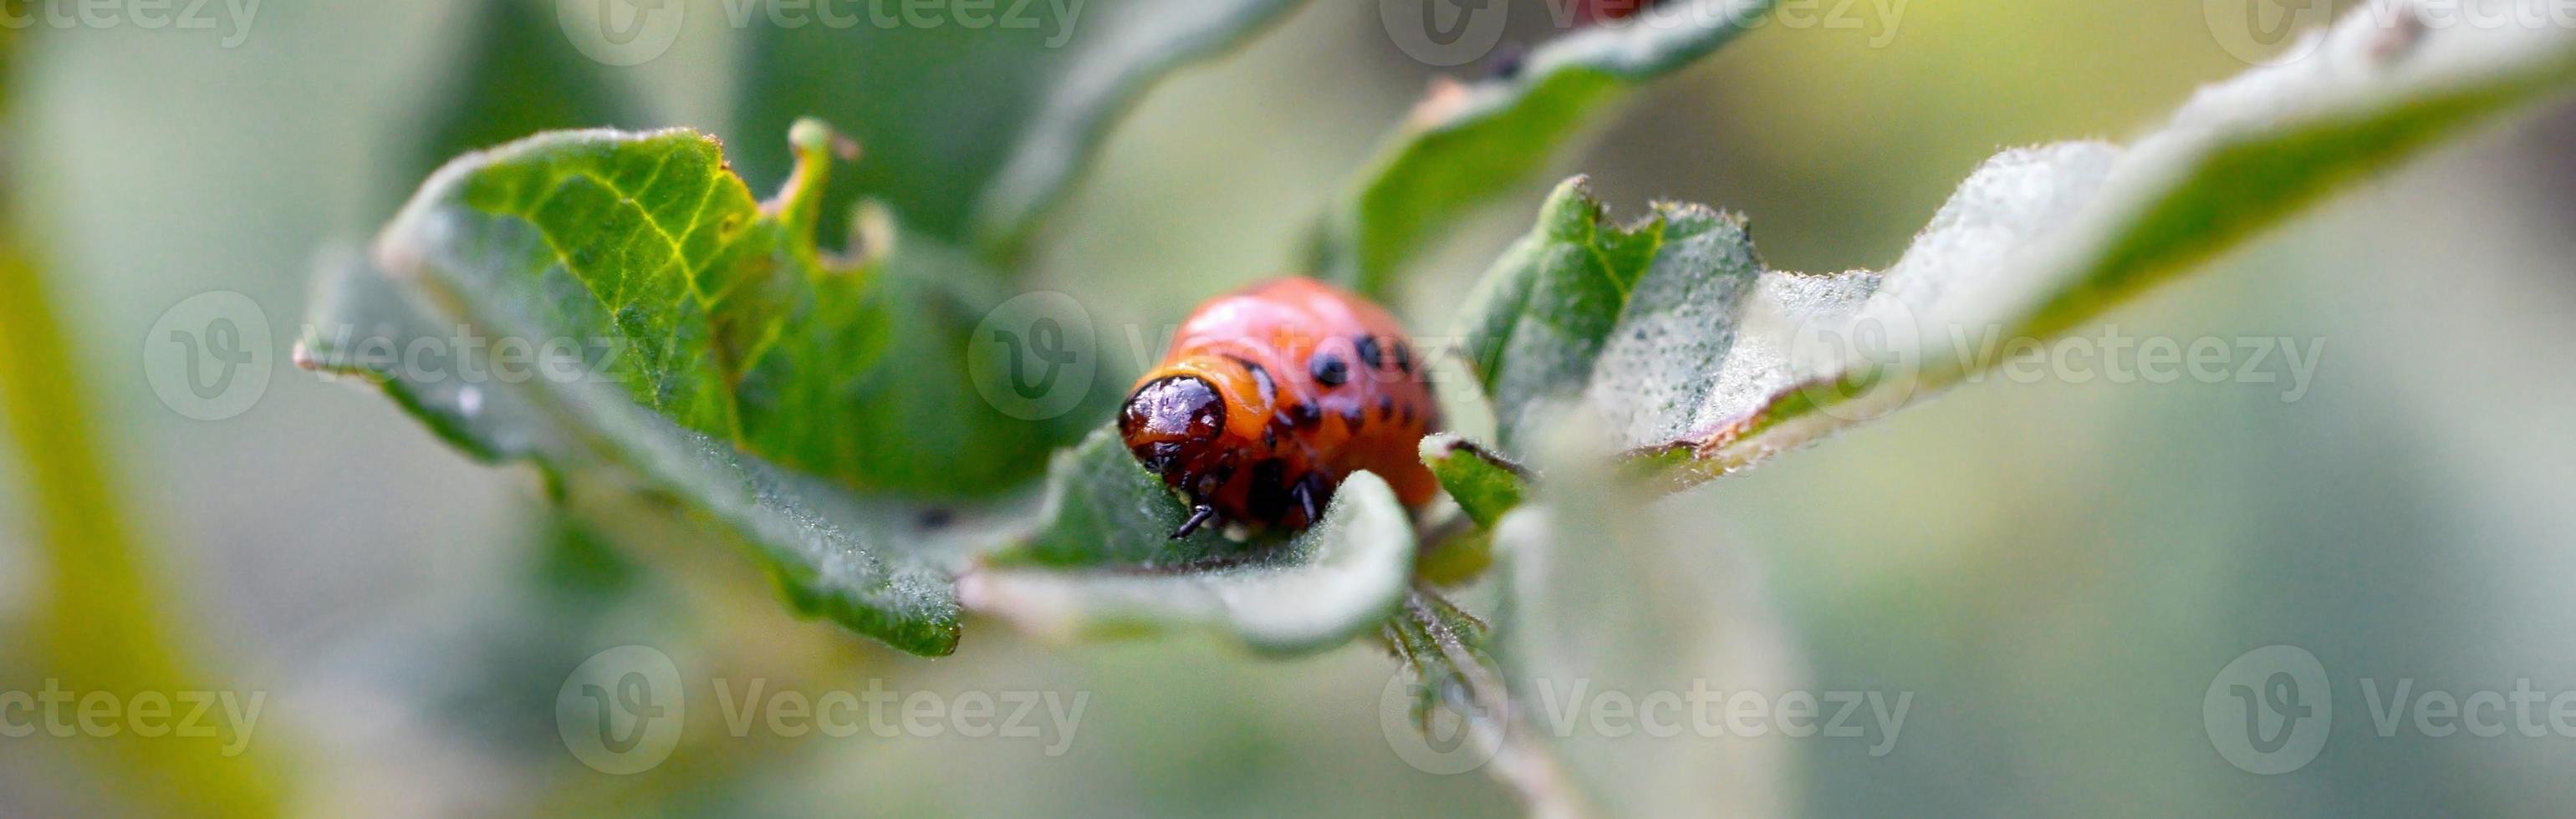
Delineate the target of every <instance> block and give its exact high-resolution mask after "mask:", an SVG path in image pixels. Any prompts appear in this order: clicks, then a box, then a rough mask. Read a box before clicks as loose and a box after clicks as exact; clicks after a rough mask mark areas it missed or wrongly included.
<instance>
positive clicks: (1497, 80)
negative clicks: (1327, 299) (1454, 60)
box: [1313, 0, 1771, 296]
mask: <svg viewBox="0 0 2576 819" xmlns="http://www.w3.org/2000/svg"><path fill="white" fill-rule="evenodd" d="M1770 7H1771V3H1770V2H1768V1H1767V0H1761V1H1759V2H1745V1H1744V0H1685V1H1684V2H1671V3H1665V4H1663V5H1662V6H1660V7H1658V8H1654V9H1649V10H1647V11H1644V12H1641V13H1640V19H1637V20H1633V21H1630V22H1628V23H1626V24H1622V25H1617V26H1604V27H1596V28H1591V29H1587V30H1584V31H1580V32H1577V33H1574V34H1569V35H1566V36H1564V37H1560V38H1558V39H1556V40H1555V41H1553V42H1549V43H1547V44H1546V45H1543V46H1541V47H1539V48H1537V49H1536V50H1533V51H1532V52H1530V54H1529V55H1528V56H1527V57H1526V58H1524V59H1522V60H1521V61H1520V68H1519V69H1518V70H1517V71H1515V72H1513V73H1511V74H1509V75H1508V76H1499V77H1490V78H1487V79H1483V80H1480V81H1477V82H1473V83H1468V84H1463V85H1462V84H1459V83H1456V82H1451V81H1443V82H1440V83H1436V84H1434V85H1433V86H1432V89H1431V93H1430V95H1429V96H1427V97H1426V98H1424V99H1423V100H1422V101H1421V102H1420V103H1418V104H1417V105H1416V106H1415V108H1414V110H1413V113H1412V114H1411V115H1410V116H1408V117H1407V118H1406V119H1405V121H1404V123H1403V124H1402V125H1401V126H1399V127H1398V128H1397V130H1396V131H1395V133H1394V134H1392V135H1390V136H1389V137H1388V138H1387V140H1386V144H1385V145H1384V147H1382V148H1380V149H1379V152H1378V156H1377V158H1376V159H1375V160H1373V161H1372V162H1371V163H1370V164H1369V166H1368V168H1367V169H1366V170H1365V171H1362V172H1361V173H1360V175H1359V177H1358V179H1357V180H1356V181H1355V183H1354V184H1353V186H1352V188H1351V190H1350V191H1349V192H1348V193H1347V194H1345V195H1344V196H1343V197H1342V198H1341V200H1340V201H1339V202H1337V203H1336V204H1335V205H1334V207H1333V209H1332V211H1331V212H1330V213H1329V214H1327V215H1326V217H1325V220H1324V224H1323V225H1322V228H1321V230H1320V231H1319V232H1318V234H1317V237H1316V246H1315V254H1316V259H1315V260H1314V265H1313V269H1315V270H1318V271H1321V272H1322V274H1323V275H1325V276H1326V277H1328V278H1330V279H1331V280H1333V281H1337V282H1340V283H1342V284H1344V285H1347V286H1351V287H1354V288H1356V289H1358V290H1360V291H1361V292H1364V293H1370V294H1372V295H1377V296H1384V295H1386V294H1387V292H1388V288H1389V287H1391V286H1392V285H1393V284H1394V282H1395V278H1396V274H1397V273H1399V272H1401V270H1402V268H1403V266H1404V265H1405V264H1406V263H1407V262H1409V261H1411V260H1412V258H1413V257H1414V255H1415V254H1417V253H1419V252H1421V251H1422V249H1423V247H1424V246H1425V245H1428V244H1430V243H1431V242H1433V241H1436V240H1437V239H1438V238H1439V237H1440V236H1441V235H1442V234H1444V233H1446V232H1447V231H1448V229H1449V228H1450V227H1452V226H1454V225H1455V224H1457V222H1458V220H1459V219H1460V218H1462V217H1464V216H1465V215H1466V214H1467V213H1468V212H1469V210H1470V209H1471V208H1473V207H1474V206H1476V205H1478V204H1482V203H1484V202H1487V201H1490V200H1493V199H1495V198H1497V197H1500V196H1503V195H1505V194H1508V193H1510V192H1512V191H1514V190H1518V189H1519V188H1520V187H1521V186H1522V185H1526V184H1528V183H1529V180H1530V179H1531V177H1533V176H1535V175H1537V174H1538V173H1539V172H1540V171H1542V170H1543V169H1544V168H1545V167H1546V165H1547V163H1548V160H1549V158H1550V157H1552V156H1554V155H1556V153H1557V151H1558V150H1559V149H1560V148H1562V147H1564V146H1565V145H1566V143H1568V142H1570V141H1572V140H1573V139H1574V138H1575V137H1576V136H1577V135H1578V134H1580V133H1581V132H1583V130H1584V129H1585V127H1586V126H1588V125H1592V124H1596V123H1597V122H1599V118H1597V117H1595V116H1594V114H1595V113H1596V112H1598V111H1599V110H1601V109H1602V108H1603V107H1604V106H1606V105H1608V104H1610V103H1612V102H1615V101H1617V100H1619V99H1622V98H1624V97H1626V96H1627V94H1628V93H1629V92H1630V91H1632V90H1634V89H1636V88H1637V87H1639V86H1641V85H1644V84H1645V83H1647V82H1649V81H1652V80H1654V79H1655V78H1657V77H1661V76H1663V75H1665V74H1667V73H1670V72H1672V71H1674V70H1677V69H1679V68H1681V67H1683V66H1686V65H1689V64H1690V63H1692V62H1693V61H1696V60H1698V59H1699V58H1701V57H1703V56H1706V55H1707V54H1708V53H1709V52H1712V51H1715V50H1716V49H1717V47H1718V46H1721V45H1725V44H1726V43H1727V42H1728V41H1729V40H1732V39H1734V38H1735V36H1736V35H1738V34H1742V33H1744V31H1746V30H1747V28H1748V27H1750V26H1751V25H1753V24H1754V23H1756V22H1757V21H1759V20H1760V19H1761V17H1762V15H1763V14H1766V13H1768V12H1769V10H1770Z"/></svg>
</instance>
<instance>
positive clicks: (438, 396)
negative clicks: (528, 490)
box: [297, 258, 989, 655]
mask: <svg viewBox="0 0 2576 819" xmlns="http://www.w3.org/2000/svg"><path fill="white" fill-rule="evenodd" d="M456 261H457V260H455V259H453V258H439V259H435V260H424V264H430V265H438V267H423V268H417V269H410V270H408V271H407V272H405V273H403V274H401V275H399V276H395V277H392V278H388V277H387V276H385V275H384V274H382V273H379V272H378V271H377V270H376V269H375V268H374V267H372V266H369V265H365V264H344V265H338V266H335V267H331V268H326V270H325V274H326V276H328V278H327V279H326V283H325V285H324V286H322V287H321V288H319V289H318V290H317V296H316V299H315V303H314V307H313V310H312V313H311V315H310V316H309V318H308V327H309V328H312V329H309V330H308V334H307V336H306V339H305V341H304V343H302V344H300V345H299V346H298V349H297V358H298V361H299V363H301V364H303V365H304V366H306V367H307V368H309V369H315V370H320V371H323V372H329V373H341V374H348V375H356V376H360V377H364V378H367V379H369V380H370V381H373V382H376V383H380V384H382V385H383V386H384V388H385V390H386V392H387V393H388V394H390V395H392V396H393V397H394V398H395V399H396V400H397V401H398V402H400V403H402V404H403V405H404V406H405V407H406V408H407V409H410V410H411V411H412V412H413V414H414V415H415V416H418V417H420V418H421V419H422V420H423V421H424V422H425V423H427V424H428V425H429V426H430V427H431V428H432V429H433V430H436V431H437V432H438V433H439V434H440V435H441V436H442V437H445V438H448V439H449V440H451V441H454V442H456V443H457V444H458V445H459V446H460V447H461V448H464V449H465V450H466V451H468V452H471V453H475V454H477V455H478V456H480V457H483V458H485V459H487V460H528V461H532V462H534V463H536V464H537V465H539V466H540V467H542V468H544V469H546V470H547V471H549V472H550V473H555V474H561V475H567V476H570V477H572V478H575V479H581V480H596V481H621V482H632V483H635V484H639V485H640V488H642V489H645V490H648V491H651V492H654V493H656V494H660V495H664V496H668V497H671V498H674V499H677V500H679V501H682V502H683V503H685V504H686V506H687V507H688V508H690V509H692V510H694V511H695V512H696V513H698V514H700V515H702V516H704V517H705V518H706V519H709V520H711V521H712V522H714V523H715V524H717V526H718V530H719V531H723V532H729V533H731V534H732V535H733V536H735V537H736V538H738V539H740V540H742V541H744V542H746V543H747V544H748V545H749V546H751V547H752V548H753V549H755V550H756V551H757V553H758V554H760V555H762V556H763V557H764V558H765V562H766V564H767V565H768V566H769V567H770V570H771V571H772V572H773V573H774V574H776V575H777V576H778V577H779V579H780V581H781V585H782V587H783V588H785V589H786V591H787V593H788V596H789V599H790V600H791V601H793V602H794V603H795V604H796V605H797V606H798V608H799V609H800V610H803V611H805V612H806V613H809V614H817V615H823V616H828V617H831V618H832V619H833V620H835V621H837V622H840V623H841V624H843V625H845V626H848V627H850V628H851V629H853V630H856V631H859V632H861V633H864V634H868V635H870V636H873V637H876V638H878V639H881V640H884V641H886V642H887V643H888V644H890V645H893V646H894V647H896V648H900V649H903V650H905V651H910V652H913V653H917V654H926V655H941V654H947V653H949V652H951V651H954V650H955V647H956V643H957V636H958V618H957V608H956V600H955V595H954V593H953V591H952V590H951V589H950V586H949V580H948V579H949V577H950V576H951V574H952V567H953V566H955V565H958V564H960V563H961V562H962V561H963V555H965V554H969V553H971V552H972V551H974V550H976V549H977V548H980V547H979V546H978V544H980V543H983V542H986V540H987V539H988V538H989V535H986V534H984V533H985V532H987V531H989V528H988V527H984V526H981V525H979V524H978V523H976V522H975V521H971V520H959V519H955V514H954V513H948V512H944V511H943V512H934V511H933V510H931V509H930V508H927V507H921V506H916V505H911V504H904V503H898V502H893V501H887V500H881V499H870V498H864V497H861V496H859V495H858V494H856V493H854V492H851V491H850V490H849V489H847V488H846V487H844V486H841V485H838V484H836V483H835V482H832V481H829V480H825V479H821V478H817V477H814V476H811V475H807V474H804V473H800V472H797V471H794V470H789V469H784V468H781V467H779V466H777V465H775V464H772V463H769V462H767V461H763V460H761V459H759V458H757V457H754V456H751V455H747V454H744V453H742V452H740V451H738V450H737V449H736V448H735V447H734V446H733V445H732V444H730V443H727V442H725V441H722V440H719V439H716V438H713V437H710V436H707V435H705V434H703V433H699V432H696V431H693V430H689V429H686V428H683V427H681V426H679V425H677V424H675V423H673V422H672V421H671V420H669V419H666V418H664V417H662V416H660V415H658V414H656V413H654V412H653V411H651V410H649V409H646V408H644V407H642V406H640V405H638V404H636V403H635V402H634V400H633V399H632V398H630V397H629V396H628V395H627V393H626V391H625V390H623V389H620V388H619V387H618V386H617V385H615V384H613V383H609V382H607V381H605V380H599V379H594V378H592V377H590V376H588V375H586V374H585V375H583V376H581V377H577V378H571V379H553V378H534V379H528V380H525V381H521V382H519V383H509V382H506V381H502V380H497V379H485V380H475V381H460V379H458V378H456V377H454V375H453V374H451V373H446V372H415V371H411V370H407V369H405V368H404V367H403V366H400V365H399V364H398V363H388V362H386V361H385V360H384V359H383V358H381V357H380V356H379V355H378V354H377V353H376V352H373V351H378V350H386V349H390V350H402V349H406V348H408V347H409V346H410V345H412V344H414V343H416V342H420V341H422V340H427V341H429V342H433V343H442V342H443V341H444V340H446V339H449V338H452V335H451V334H452V333H455V332H457V329H456V328H457V327H458V326H459V325H458V324H457V323H456V322H455V321H452V320H446V319H441V318H433V317H432V316H433V315H434V314H433V313H430V312H427V311H425V310H422V309H419V308H417V307H416V306H415V304H416V301H417V300H416V299H415V298H413V297H410V296H407V295H406V294H405V293H404V292H403V291H402V290H400V289H398V287H399V286H400V285H402V284H405V283H409V282H415V281H417V279H415V278H413V277H419V276H429V275H437V271H438V270H440V269H443V266H444V265H447V264H451V263H454V262H456ZM388 282H391V283H392V284H394V285H395V286H386V284H387V283H388ZM535 312H538V310H536V309H522V308H516V307H508V306H495V307H493V308H491V309H490V310H489V312H488V314H487V315H484V316H478V317H477V319H476V321H475V323H474V324H472V325H470V326H468V327H467V329H468V330H470V331H473V332H477V333H481V334H484V335H486V336H494V337H500V336H506V335H511V334H518V333H524V332H525V331H526V325H527V324H528V323H529V322H528V319H529V314H531V313H535ZM339 328H351V329H350V330H349V331H348V332H341V331H340V329H339ZM518 337H527V336H525V335H520V336H518ZM573 365H575V366H576V368H577V365H578V362H573ZM492 366H493V362H492V360H491V358H490V356H488V355H478V356H475V357H473V358H472V359H470V360H460V361H459V362H457V364H456V365H455V370H456V371H457V372H474V371H480V372H494V370H492V369H490V368H491V367H492Z"/></svg>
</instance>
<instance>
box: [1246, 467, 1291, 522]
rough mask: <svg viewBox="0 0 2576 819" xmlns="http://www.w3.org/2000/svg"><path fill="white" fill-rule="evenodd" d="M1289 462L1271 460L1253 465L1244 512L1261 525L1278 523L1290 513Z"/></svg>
mask: <svg viewBox="0 0 2576 819" xmlns="http://www.w3.org/2000/svg"><path fill="white" fill-rule="evenodd" d="M1289 502H1290V498H1289V497H1288V462H1287V461H1284V460H1280V459H1278V458H1270V459H1266V460H1263V461H1262V462H1260V463H1257V464H1253V465H1252V484H1251V485H1250V486H1247V487H1245V491H1244V494H1243V510H1244V511H1245V512H1247V513H1249V514H1251V515H1252V519H1253V520H1254V521H1256V522H1260V523H1277V522H1279V521H1280V519H1281V518H1283V517H1285V516H1286V515H1287V513H1288V504H1289Z"/></svg>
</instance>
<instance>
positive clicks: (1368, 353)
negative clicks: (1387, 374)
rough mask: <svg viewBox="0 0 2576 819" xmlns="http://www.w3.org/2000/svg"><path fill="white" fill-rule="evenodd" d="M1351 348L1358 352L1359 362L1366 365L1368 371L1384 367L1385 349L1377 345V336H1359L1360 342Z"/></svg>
mask: <svg viewBox="0 0 2576 819" xmlns="http://www.w3.org/2000/svg"><path fill="white" fill-rule="evenodd" d="M1353 346H1354V348H1355V349H1357V350H1358V351H1359V354H1360V361H1361V362H1362V363H1365V364H1367V365H1368V368H1369V369H1372V370H1376V369H1383V368H1385V367H1386V348H1385V347H1382V346H1379V345H1378V343H1377V336H1360V340H1359V341H1357V342H1355V343H1354V344H1353Z"/></svg>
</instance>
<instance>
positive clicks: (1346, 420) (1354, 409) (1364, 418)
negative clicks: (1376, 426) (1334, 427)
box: [1342, 405, 1368, 432]
mask: <svg viewBox="0 0 2576 819" xmlns="http://www.w3.org/2000/svg"><path fill="white" fill-rule="evenodd" d="M1367 423H1368V414H1367V413H1364V412H1361V411H1360V408H1359V407H1358V406H1356V405H1354V406H1348V407H1343V408H1342V426H1345V427H1349V428H1350V429H1351V431H1352V432H1358V431H1359V429H1360V427H1361V426H1363V425H1365V424H1367Z"/></svg>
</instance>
